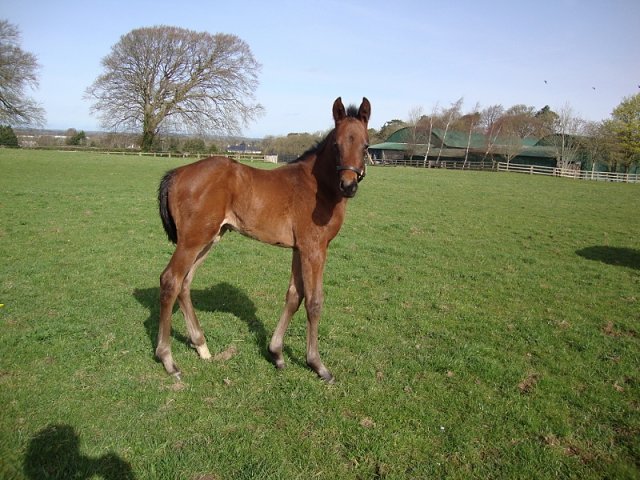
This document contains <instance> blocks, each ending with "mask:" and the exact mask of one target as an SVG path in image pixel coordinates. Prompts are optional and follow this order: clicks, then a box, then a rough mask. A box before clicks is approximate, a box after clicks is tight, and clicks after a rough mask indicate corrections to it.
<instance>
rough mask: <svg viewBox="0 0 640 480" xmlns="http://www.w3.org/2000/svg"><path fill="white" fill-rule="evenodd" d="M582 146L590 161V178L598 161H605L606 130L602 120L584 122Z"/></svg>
mask: <svg viewBox="0 0 640 480" xmlns="http://www.w3.org/2000/svg"><path fill="white" fill-rule="evenodd" d="M583 132H584V135H585V136H584V138H583V143H584V145H583V147H584V149H585V151H586V153H587V156H588V158H589V160H590V161H591V179H592V180H593V176H594V174H595V171H596V166H597V165H598V162H601V163H603V164H605V163H606V155H607V149H606V142H607V135H608V133H609V132H607V130H606V128H605V124H604V122H585V123H584V126H583Z"/></svg>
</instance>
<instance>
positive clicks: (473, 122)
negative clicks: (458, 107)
mask: <svg viewBox="0 0 640 480" xmlns="http://www.w3.org/2000/svg"><path fill="white" fill-rule="evenodd" d="M480 119H481V115H480V103H479V102H476V104H475V105H474V107H473V109H472V110H471V112H470V113H467V114H466V115H463V116H462V117H460V119H459V121H458V124H459V125H460V127H462V128H464V130H466V132H467V148H466V149H465V153H464V163H463V164H462V168H465V167H466V166H467V161H468V160H469V149H470V148H471V135H472V134H473V132H474V130H475V129H476V127H477V125H478V124H479V123H480Z"/></svg>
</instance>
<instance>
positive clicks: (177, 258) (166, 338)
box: [156, 244, 203, 377]
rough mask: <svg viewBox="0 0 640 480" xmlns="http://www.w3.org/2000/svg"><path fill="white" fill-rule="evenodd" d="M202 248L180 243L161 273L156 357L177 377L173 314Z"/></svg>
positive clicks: (178, 373)
mask: <svg viewBox="0 0 640 480" xmlns="http://www.w3.org/2000/svg"><path fill="white" fill-rule="evenodd" d="M202 250H203V248H202V247H199V248H185V247H182V246H181V245H180V244H178V246H177V247H176V251H175V252H173V256H172V257H171V260H170V261H169V264H168V265H167V268H165V269H164V272H162V275H160V322H159V326H158V345H157V347H156V357H157V358H158V359H159V360H160V361H161V362H162V364H163V365H164V368H165V370H166V371H167V373H169V374H172V375H175V376H177V377H179V376H180V369H179V368H178V366H177V365H176V364H175V362H174V361H173V356H172V355H171V315H172V313H173V305H174V304H175V302H176V298H178V295H179V294H180V292H181V291H182V289H183V284H184V281H185V279H186V278H187V276H188V275H189V273H190V272H191V271H192V269H193V266H194V263H196V261H197V260H198V255H199V254H200V253H201V252H202ZM189 303H191V302H190V301H189Z"/></svg>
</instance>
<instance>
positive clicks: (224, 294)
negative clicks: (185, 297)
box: [133, 282, 295, 362]
mask: <svg viewBox="0 0 640 480" xmlns="http://www.w3.org/2000/svg"><path fill="white" fill-rule="evenodd" d="M133 296H134V297H135V298H136V300H138V302H140V304H141V305H143V306H145V307H146V308H148V309H149V317H148V318H147V319H146V320H145V322H144V326H145V329H146V330H147V335H148V336H149V340H150V342H151V348H152V351H153V350H154V349H155V346H156V340H157V336H158V319H159V317H160V289H159V288H158V287H154V288H144V289H135V290H134V291H133ZM191 300H192V302H193V306H194V308H195V310H196V312H197V311H198V310H200V311H208V312H225V313H231V314H233V315H234V316H236V317H237V318H239V319H240V320H242V321H243V322H244V323H246V324H247V327H248V328H249V331H250V332H251V333H252V334H253V335H254V336H255V342H256V346H257V347H258V349H259V351H260V353H261V354H262V356H263V357H264V358H265V359H266V360H268V361H269V362H271V361H272V359H271V355H270V354H269V351H268V349H267V345H268V344H267V342H268V335H267V330H266V329H265V327H264V324H263V323H262V322H261V321H260V320H259V319H258V317H257V316H256V311H257V309H256V306H255V304H254V303H253V302H252V301H251V299H250V298H249V297H248V296H247V295H246V294H245V293H244V292H243V291H242V290H240V289H239V288H237V287H234V286H233V285H231V284H229V283H226V282H223V283H219V284H217V285H214V286H212V287H209V288H207V289H204V290H191ZM176 310H179V309H178V307H177V304H176V306H175V307H174V312H175V311H176ZM175 320H176V319H174V321H175ZM210 333H213V332H210ZM206 335H207V332H206V329H205V336H206ZM171 336H172V337H173V338H174V339H175V340H176V341H178V342H181V343H185V344H190V341H189V339H188V338H187V337H186V336H185V335H183V334H181V333H180V332H177V331H176V330H175V329H174V328H172V329H171ZM214 350H217V349H216V348H215V347H213V348H212V352H213V351H214ZM285 352H286V353H287V354H288V355H289V356H291V351H290V350H289V349H288V348H287V347H285ZM292 360H293V361H295V359H292Z"/></svg>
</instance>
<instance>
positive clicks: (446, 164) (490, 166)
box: [375, 159, 496, 170]
mask: <svg viewBox="0 0 640 480" xmlns="http://www.w3.org/2000/svg"><path fill="white" fill-rule="evenodd" d="M375 163H376V164H377V165H385V166H392V167H423V168H446V169H448V170H495V169H496V162H494V161H491V160H483V161H473V162H472V161H468V162H464V161H462V160H440V161H438V162H436V161H435V160H428V161H426V162H425V161H424V159H394V160H385V161H384V162H380V161H375Z"/></svg>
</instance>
